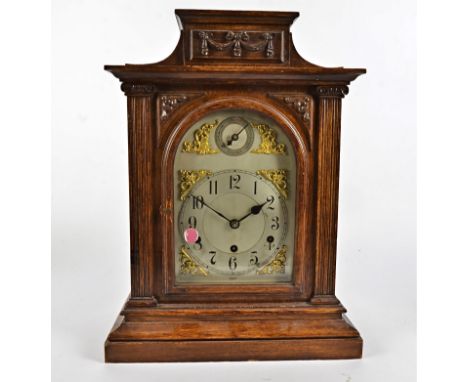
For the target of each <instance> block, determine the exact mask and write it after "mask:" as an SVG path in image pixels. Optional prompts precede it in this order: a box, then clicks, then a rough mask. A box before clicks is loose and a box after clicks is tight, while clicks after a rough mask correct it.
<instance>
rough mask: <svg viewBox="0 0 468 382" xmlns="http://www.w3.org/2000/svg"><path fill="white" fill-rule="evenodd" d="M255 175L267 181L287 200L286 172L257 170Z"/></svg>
mask: <svg viewBox="0 0 468 382" xmlns="http://www.w3.org/2000/svg"><path fill="white" fill-rule="evenodd" d="M257 175H261V176H263V177H264V178H265V179H267V180H269V181H270V182H271V183H273V185H274V186H275V187H276V189H277V190H278V192H279V193H280V195H281V196H282V197H283V198H285V199H287V198H288V172H287V171H286V170H257Z"/></svg>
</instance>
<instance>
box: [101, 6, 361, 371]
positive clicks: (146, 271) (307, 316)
mask: <svg viewBox="0 0 468 382" xmlns="http://www.w3.org/2000/svg"><path fill="white" fill-rule="evenodd" d="M175 13H176V15H177V19H178V21H179V25H180V30H181V37H180V41H179V43H178V45H177V47H176V49H175V51H174V52H173V53H172V54H171V55H170V56H169V57H168V58H167V59H166V60H164V61H162V62H159V63H156V64H145V65H130V64H126V65H122V66H106V67H105V69H106V70H108V71H110V72H111V73H112V74H114V75H115V76H116V77H117V78H118V79H119V80H120V81H121V82H122V90H123V91H124V93H125V95H126V96H127V105H128V140H129V150H128V151H129V173H130V227H131V230H130V244H131V250H130V259H131V293H130V296H129V298H128V300H127V301H126V303H125V305H124V307H123V309H122V312H121V313H120V314H119V316H118V318H117V321H116V323H115V325H114V327H113V328H112V330H111V332H110V334H109V336H108V338H107V341H106V344H105V358H106V361H107V362H151V361H216V360H272V359H327V358H358V357H360V356H361V353H362V339H361V337H360V335H359V333H358V331H357V330H356V329H355V328H354V327H353V325H352V324H351V323H350V321H349V320H348V319H347V318H346V316H345V315H344V313H345V312H346V310H345V308H344V307H343V305H342V304H341V303H340V302H339V300H338V299H337V298H336V297H335V263H336V239H337V214H338V169H339V149H340V114H341V100H342V98H343V97H344V96H345V95H346V94H347V93H348V85H349V83H350V82H351V81H353V80H354V79H355V78H356V77H358V76H359V75H360V74H363V73H365V69H345V68H342V67H336V68H325V67H320V66H317V65H314V64H311V63H309V62H307V61H305V60H304V59H302V58H301V57H300V56H299V54H298V53H297V52H296V50H295V48H294V45H293V41H292V37H291V33H290V31H289V30H290V26H291V24H292V23H293V21H294V19H295V18H296V17H297V16H298V15H299V14H298V13H295V12H254V11H247V12H245V11H239V12H238V11H201V10H176V12H175Z"/></svg>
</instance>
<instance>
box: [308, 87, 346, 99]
mask: <svg viewBox="0 0 468 382" xmlns="http://www.w3.org/2000/svg"><path fill="white" fill-rule="evenodd" d="M348 92H349V89H348V87H347V86H346V85H324V86H323V85H322V86H317V88H316V93H317V95H318V96H319V97H323V98H325V97H329V98H344V96H345V95H346V94H348Z"/></svg>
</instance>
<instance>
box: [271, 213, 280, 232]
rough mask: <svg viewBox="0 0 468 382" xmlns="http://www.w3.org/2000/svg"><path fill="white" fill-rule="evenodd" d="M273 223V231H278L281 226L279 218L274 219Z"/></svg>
mask: <svg viewBox="0 0 468 382" xmlns="http://www.w3.org/2000/svg"><path fill="white" fill-rule="evenodd" d="M271 221H272V222H273V223H272V225H271V229H273V230H275V231H276V230H277V229H278V228H279V226H280V225H279V217H278V216H275V217H274V218H272V219H271Z"/></svg>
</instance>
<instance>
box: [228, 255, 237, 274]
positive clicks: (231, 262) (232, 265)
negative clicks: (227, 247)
mask: <svg viewBox="0 0 468 382" xmlns="http://www.w3.org/2000/svg"><path fill="white" fill-rule="evenodd" d="M228 265H229V269H230V270H231V271H234V270H235V269H236V268H237V257H235V256H231V257H230V258H229V263H228Z"/></svg>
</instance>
